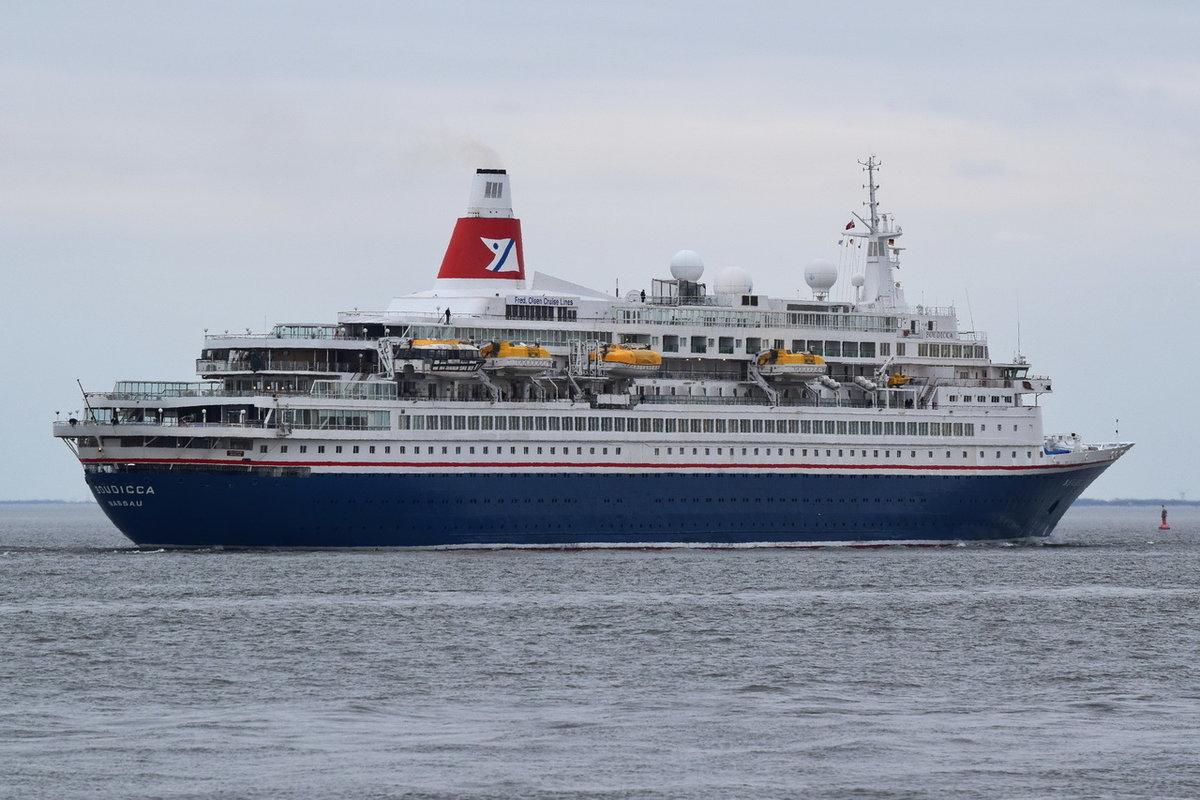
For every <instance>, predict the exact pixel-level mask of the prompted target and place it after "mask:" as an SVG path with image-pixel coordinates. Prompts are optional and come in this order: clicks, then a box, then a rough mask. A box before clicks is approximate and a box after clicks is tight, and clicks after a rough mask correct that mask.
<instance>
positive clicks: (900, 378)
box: [888, 372, 912, 386]
mask: <svg viewBox="0 0 1200 800" xmlns="http://www.w3.org/2000/svg"><path fill="white" fill-rule="evenodd" d="M911 380H912V376H910V375H901V374H900V373H899V372H893V373H892V377H890V378H888V386H904V385H905V384H907V383H908V382H909V381H911Z"/></svg>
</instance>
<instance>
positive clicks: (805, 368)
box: [754, 348, 826, 382]
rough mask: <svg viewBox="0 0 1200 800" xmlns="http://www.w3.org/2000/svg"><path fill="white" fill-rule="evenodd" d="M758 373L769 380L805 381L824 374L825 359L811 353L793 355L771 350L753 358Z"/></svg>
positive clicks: (788, 352) (777, 349) (790, 352)
mask: <svg viewBox="0 0 1200 800" xmlns="http://www.w3.org/2000/svg"><path fill="white" fill-rule="evenodd" d="M754 363H755V364H756V365H757V366H758V371H759V373H760V374H761V375H762V376H763V377H764V378H767V379H769V380H778V381H785V382H786V381H807V380H813V379H815V378H819V377H821V376H822V375H824V374H825V370H826V366H825V359H823V358H821V357H820V356H818V355H814V354H813V353H794V352H792V351H791V350H784V349H781V348H773V349H771V350H763V351H762V352H761V353H759V354H758V356H756V357H755V360H754Z"/></svg>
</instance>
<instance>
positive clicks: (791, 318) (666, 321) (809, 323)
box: [618, 306, 899, 333]
mask: <svg viewBox="0 0 1200 800" xmlns="http://www.w3.org/2000/svg"><path fill="white" fill-rule="evenodd" d="M618 321H619V322H621V323H622V324H625V325H704V326H709V327H726V328H785V327H787V328H797V327H800V328H836V329H840V330H848V331H879V332H881V333H895V331H896V330H897V326H898V325H899V320H898V319H897V318H896V317H875V316H870V315H867V314H825V313H795V312H784V311H749V310H747V311H741V310H735V309H731V308H723V307H722V308H717V307H713V306H698V307H690V306H675V307H669V308H645V307H641V306H638V307H634V308H622V309H620V310H619V317H618Z"/></svg>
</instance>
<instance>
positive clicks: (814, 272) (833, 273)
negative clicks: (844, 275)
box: [804, 260, 837, 293]
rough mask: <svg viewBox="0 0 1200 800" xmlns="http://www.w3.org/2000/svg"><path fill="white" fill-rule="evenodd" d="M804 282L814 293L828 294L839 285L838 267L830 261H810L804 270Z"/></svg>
mask: <svg viewBox="0 0 1200 800" xmlns="http://www.w3.org/2000/svg"><path fill="white" fill-rule="evenodd" d="M804 282H805V283H807V284H808V288H810V289H812V290H813V291H814V292H821V293H828V292H829V290H830V289H831V288H833V285H834V284H835V283H837V267H836V266H834V265H833V263H832V262H830V261H824V260H817V261H810V262H809V264H808V266H807V267H805V268H804Z"/></svg>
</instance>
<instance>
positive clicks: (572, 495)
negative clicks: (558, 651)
mask: <svg viewBox="0 0 1200 800" xmlns="http://www.w3.org/2000/svg"><path fill="white" fill-rule="evenodd" d="M1107 465H1108V464H1107V463H1105V464H1099V465H1094V466H1084V467H1079V468H1073V469H1066V470H1054V471H1048V472H1023V473H1015V474H1013V473H1009V474H986V475H979V474H974V475H955V474H939V473H934V472H920V473H913V474H845V473H821V474H811V473H805V474H797V473H792V474H762V473H758V472H756V473H752V474H751V473H720V474H695V473H685V472H664V473H636V474H611V473H608V474H605V473H569V472H560V473H516V474H513V473H509V474H501V473H495V472H491V473H433V472H429V473H394V474H380V473H314V474H311V475H304V476H297V475H288V476H277V477H272V476H263V475H256V474H251V473H249V472H245V471H231V470H213V471H206V472H191V471H187V472H184V471H171V470H161V469H153V468H145V469H143V468H140V467H138V466H136V465H132V464H131V465H129V466H128V467H126V468H124V469H123V470H122V471H120V472H89V473H88V474H87V482H88V485H89V486H90V487H91V488H92V491H93V493H94V494H95V495H96V498H97V500H98V501H99V502H100V505H101V508H103V509H104V511H105V513H106V514H107V515H108V516H109V518H110V519H111V520H112V521H113V523H114V524H115V525H116V526H117V528H118V529H120V530H121V532H122V533H124V534H125V535H126V536H127V537H129V538H130V539H131V540H132V541H134V542H135V543H137V544H138V545H142V546H154V547H187V548H196V547H229V548H260V547H270V548H340V547H448V546H449V547H455V546H458V547H470V546H485V547H505V546H537V547H572V546H587V545H592V546H598V547H599V546H628V547H640V546H660V545H661V546H670V545H680V546H683V545H700V546H736V545H750V544H758V545H780V546H782V545H790V544H797V545H799V544H833V543H838V544H875V543H881V544H886V543H932V544H936V543H949V542H958V541H1015V540H1026V539H1037V538H1041V537H1045V536H1048V535H1049V534H1050V533H1051V532H1052V531H1053V529H1054V526H1055V525H1056V524H1057V523H1058V521H1059V519H1060V518H1061V517H1062V515H1063V514H1064V513H1065V512H1066V510H1067V508H1068V507H1069V506H1070V505H1071V503H1072V502H1073V501H1074V500H1075V498H1077V497H1078V496H1079V494H1080V493H1081V492H1082V491H1083V490H1084V489H1085V488H1086V487H1087V486H1088V484H1090V483H1091V482H1092V481H1093V480H1095V478H1096V477H1097V476H1099V474H1100V473H1101V472H1103V470H1104V469H1105V467H1106V466H1107Z"/></svg>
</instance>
